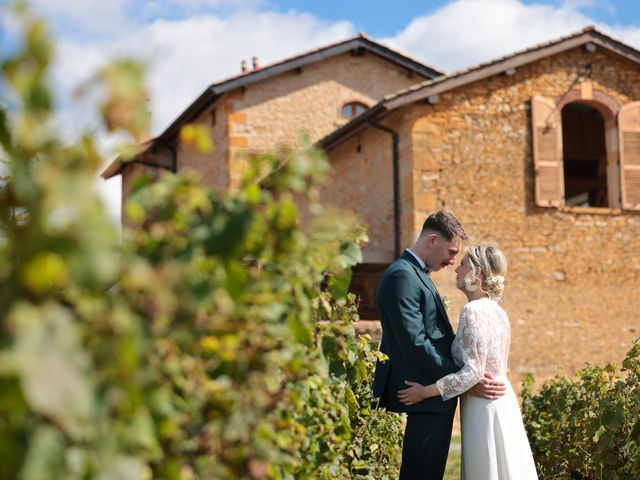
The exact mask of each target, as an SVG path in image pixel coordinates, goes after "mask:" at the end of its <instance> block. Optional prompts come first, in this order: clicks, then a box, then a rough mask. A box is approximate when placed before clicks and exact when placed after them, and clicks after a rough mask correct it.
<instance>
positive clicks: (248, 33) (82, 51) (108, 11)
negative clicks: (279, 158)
mask: <svg viewBox="0 0 640 480" xmlns="http://www.w3.org/2000/svg"><path fill="white" fill-rule="evenodd" d="M263 4H264V2H263V0H239V1H236V0H189V1H187V2H185V3H183V2H177V1H173V2H172V1H168V2H153V1H147V2H144V3H143V2H140V3H137V4H136V5H137V7H139V8H138V13H139V14H140V15H141V18H140V19H139V22H140V23H138V24H137V25H136V24H134V21H133V20H132V19H131V17H130V16H128V15H127V11H130V9H131V5H132V4H131V3H127V2H125V0H109V1H105V2H102V3H101V5H102V7H100V8H98V7H97V5H98V4H96V3H95V2H88V0H81V1H76V0H58V1H57V2H50V1H48V0H37V1H36V5H35V7H36V9H37V11H38V12H39V13H40V14H44V15H45V16H47V17H48V18H49V19H50V20H51V21H52V22H54V24H55V25H56V26H57V28H56V30H57V32H58V34H59V38H58V46H57V49H56V59H55V61H54V63H53V68H52V70H53V71H52V74H53V75H52V78H53V81H54V85H55V88H56V91H57V94H58V97H59V98H60V99H61V100H62V102H61V104H60V110H59V115H58V124H59V128H60V130H61V132H62V134H63V136H65V137H70V136H73V135H77V134H78V133H80V132H81V131H83V130H85V129H86V128H89V129H94V128H96V126H97V123H98V122H97V119H96V118H95V116H94V110H91V109H90V108H89V102H87V101H78V100H75V99H73V97H72V92H73V90H74V89H75V88H76V87H77V86H78V85H80V84H82V83H83V82H86V81H87V80H88V79H89V78H90V77H91V75H92V74H93V73H95V71H96V70H97V69H98V68H99V67H100V66H101V65H103V64H104V62H106V61H107V60H108V59H109V58H114V57H116V56H133V57H137V58H139V59H141V60H143V61H145V62H146V63H147V64H148V84H149V88H150V93H151V98H150V106H151V112H152V130H153V131H152V133H153V134H158V133H160V132H161V131H162V130H163V129H164V128H166V127H167V126H168V125H169V124H170V123H171V121H173V119H175V118H176V117H177V116H178V115H179V114H180V113H181V112H182V111H183V110H184V109H185V108H186V107H187V106H188V105H189V104H190V103H191V102H192V101H193V100H194V99H195V98H196V97H197V96H198V95H199V94H200V93H202V92H203V91H204V89H205V88H206V87H207V86H209V85H210V84H212V83H215V82H217V81H220V80H222V79H224V78H226V77H229V76H233V75H237V74H238V73H240V62H241V60H242V59H247V60H250V59H251V57H252V56H257V57H258V58H259V59H260V63H261V64H262V65H266V64H268V63H271V62H274V61H278V60H280V59H282V58H283V57H287V56H290V55H294V54H298V53H300V52H302V51H305V50H308V49H312V48H317V47H318V46H321V45H324V44H327V43H331V42H334V41H338V40H342V39H344V38H346V37H347V36H350V35H353V33H354V28H353V26H352V24H351V23H350V22H346V21H345V22H336V23H327V22H323V21H321V20H319V19H317V18H316V17H314V16H312V15H309V14H305V13H297V12H290V13H274V12H259V11H256V10H248V9H247V8H249V7H252V8H256V7H258V6H259V5H263ZM94 5H95V6H96V8H95V9H94V8H93V6H94ZM154 8H155V9H156V10H157V11H158V12H160V13H163V15H166V14H168V13H170V12H171V11H172V9H173V10H174V11H173V14H174V16H175V17H176V18H177V19H176V20H169V19H160V20H155V21H152V22H146V23H145V22H144V18H143V17H145V15H146V13H145V12H147V13H148V12H151V11H153V9H154ZM177 8H180V9H181V10H179V11H175V9H177ZM215 8H219V9H222V10H223V12H222V13H221V14H220V15H216V14H213V13H209V14H199V15H194V16H189V15H190V14H192V13H193V12H194V11H198V12H202V11H209V10H214V9H215ZM237 8H242V10H238V11H235V10H237ZM145 9H146V10H145ZM163 15H161V16H163ZM182 17H184V18H182ZM114 24H118V26H117V27H116V26H114ZM69 25H77V26H78V29H71V30H69ZM112 27H113V31H112V33H111V34H110V35H108V36H107V37H105V36H104V35H97V34H101V33H103V32H104V33H108V32H109V29H110V28H112ZM91 29H95V31H94V32H93V34H92V35H91V36H89V37H83V35H82V32H84V31H85V30H87V31H88V30H91ZM79 32H80V35H79ZM100 143H101V145H102V146H103V149H106V148H108V146H109V145H110V144H112V143H113V140H112V139H111V138H109V137H107V136H101V138H100ZM98 189H99V191H100V193H101V194H102V195H103V198H104V199H105V202H106V203H107V207H108V210H109V212H110V214H111V215H112V217H113V218H114V219H115V220H116V221H119V215H120V181H119V179H115V180H110V181H108V182H104V181H102V180H98Z"/></svg>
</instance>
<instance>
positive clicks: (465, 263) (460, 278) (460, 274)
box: [456, 253, 471, 292]
mask: <svg viewBox="0 0 640 480" xmlns="http://www.w3.org/2000/svg"><path fill="white" fill-rule="evenodd" d="M469 272H471V265H470V264H469V254H468V253H467V254H465V256H464V257H462V260H460V265H458V266H457V267H456V288H457V289H458V290H461V291H463V292H466V291H467V289H466V286H465V282H464V278H465V277H466V276H467V275H469Z"/></svg>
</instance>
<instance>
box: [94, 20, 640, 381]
mask: <svg viewBox="0 0 640 480" xmlns="http://www.w3.org/2000/svg"><path fill="white" fill-rule="evenodd" d="M352 117H353V118H352ZM194 121H196V122H201V123H205V124H208V125H209V126H210V129H211V135H212V137H213V140H214V142H215V143H216V145H217V148H216V151H214V153H213V155H211V156H209V157H206V158H205V157H202V156H198V155H196V154H194V153H192V152H188V151H184V150H183V149H181V147H180V145H179V144H178V143H177V142H176V136H177V132H178V130H179V127H180V126H181V125H182V124H184V123H185V122H194ZM301 125H304V126H305V127H306V129H307V131H308V132H309V133H310V135H311V137H312V139H313V140H315V141H317V144H318V145H319V146H320V147H321V148H323V149H324V150H325V151H326V152H327V155H328V157H329V159H330V162H331V164H332V167H333V173H332V179H331V180H332V181H331V182H328V184H327V186H326V187H325V189H324V191H323V192H322V194H323V195H324V197H325V198H326V201H327V202H330V203H333V204H335V205H337V206H340V207H343V208H344V207H346V208H350V209H352V210H354V211H356V212H357V213H358V214H359V215H360V217H361V218H362V220H363V221H364V222H365V223H366V224H367V225H368V226H369V236H370V242H369V243H368V244H367V245H365V246H364V249H363V250H364V263H363V264H362V265H360V266H359V267H357V268H356V269H355V271H354V276H353V281H352V291H354V292H355V293H358V294H359V296H360V298H361V306H360V310H361V315H362V317H363V318H364V319H369V320H375V317H376V312H375V307H374V300H373V299H374V295H375V288H376V286H377V282H378V279H379V276H380V275H381V273H382V272H383V271H384V269H385V268H386V266H387V265H388V264H389V263H390V262H391V261H393V259H394V258H396V256H397V255H398V254H399V253H400V252H401V251H402V249H403V248H405V247H406V246H408V245H410V244H411V243H412V241H413V240H414V239H415V238H416V236H417V234H418V233H419V231H420V228H421V226H422V222H423V221H424V218H425V217H426V215H428V214H429V213H430V212H432V211H434V210H436V209H439V208H445V209H448V210H450V211H452V212H453V213H454V214H455V215H456V216H457V217H458V218H459V219H460V220H461V221H462V222H463V224H464V225H465V228H466V230H467V232H468V233H469V234H470V237H471V241H483V242H493V243H496V244H498V245H499V246H500V247H501V248H502V249H503V250H504V251H505V254H506V255H507V258H508V260H509V264H510V265H509V275H508V278H507V289H506V294H505V302H504V303H505V308H506V310H507V311H508V313H509V315H510V318H511V322H512V354H511V360H510V363H511V365H510V369H511V372H512V375H513V377H514V379H518V378H519V376H520V375H521V374H524V373H525V372H532V373H534V374H535V375H536V377H537V378H538V379H544V378H548V377H550V376H552V375H553V374H555V373H556V371H557V370H558V368H559V367H560V368H562V369H563V371H564V373H566V374H572V373H573V371H574V370H575V369H577V368H581V367H582V366H583V365H584V364H585V363H586V362H591V363H603V362H606V361H609V360H613V361H620V360H621V358H622V357H623V356H624V354H625V353H626V351H627V350H628V349H629V348H630V346H631V340H632V339H633V338H635V337H637V336H638V335H639V333H638V332H639V331H640V321H639V320H638V319H637V312H638V311H639V310H640V293H639V292H638V289H639V288H640V256H639V255H638V253H637V252H638V251H639V250H640V235H639V234H640V51H637V50H635V49H633V48H631V47H629V46H627V45H625V44H623V43H621V42H619V41H617V40H615V39H613V38H611V37H609V36H607V35H604V34H603V33H601V32H599V31H597V30H595V29H594V28H592V27H588V28H585V29H584V30H582V31H580V32H577V33H575V34H572V35H569V36H566V37H563V38H560V39H557V40H554V41H551V42H548V43H545V44H540V45H536V46H534V47H532V48H529V49H527V50H524V51H520V52H516V53H513V54H511V55H508V56H506V57H503V58H499V59H497V60H494V61H491V62H488V63H485V64H481V65H478V66H474V67H471V68H468V69H465V70H462V71H459V72H455V73H453V74H447V75H445V74H440V72H438V71H437V70H435V69H433V68H432V67H428V66H425V65H421V64H419V63H418V62H416V61H415V60H411V59H409V58H407V57H406V56H404V55H401V54H399V53H397V52H393V51H392V50H390V49H388V48H386V47H383V46H382V45H380V44H378V43H376V42H374V41H373V40H371V39H368V38H366V37H364V36H360V37H356V38H353V39H350V40H347V41H345V42H342V43H338V44H335V45H331V46H329V47H325V48H323V49H319V50H316V51H314V52H309V53H306V54H304V55H300V56H298V57H295V58H293V59H289V60H285V61H284V62H281V63H279V64H275V65H273V66H271V67H268V68H264V69H259V68H258V69H255V70H252V71H250V72H247V73H245V74H243V75H241V76H239V77H236V78H234V79H230V80H227V81H225V82H221V83H218V84H214V85H212V86H211V87H209V89H207V90H206V91H205V92H204V93H203V94H202V95H201V96H200V97H199V98H198V99H197V100H196V101H195V102H194V103H193V104H192V105H191V106H190V107H189V108H188V109H187V110H186V111H185V112H184V113H183V114H182V115H181V116H180V117H179V118H178V119H176V121H175V122H174V123H173V124H172V125H171V126H170V127H169V128H168V129H167V130H165V132H163V133H162V134H161V135H160V136H158V137H157V138H156V139H153V140H151V141H149V142H147V144H146V145H145V147H144V149H143V151H142V153H141V154H140V155H139V156H138V157H137V158H136V159H134V161H133V162H130V163H127V164H123V163H121V162H119V161H116V162H114V163H113V164H112V165H111V166H110V167H109V168H108V169H107V170H106V171H105V172H104V174H103V176H105V177H107V178H108V177H111V176H114V175H118V174H122V175H123V197H126V196H127V194H128V191H129V188H130V187H129V185H130V181H131V180H130V179H131V178H132V177H133V176H135V175H136V174H137V173H138V172H140V171H143V170H151V171H159V170H162V169H169V170H173V171H175V170H179V169H181V168H185V167H192V168H195V169H196V170H198V171H200V172H201V174H202V175H203V178H204V180H205V182H207V183H209V184H210V185H212V186H214V187H216V188H222V189H224V188H233V187H234V185H235V184H236V182H237V179H238V175H240V173H241V171H242V161H243V160H242V157H243V154H244V156H245V158H246V154H247V153H249V154H251V153H252V152H257V151H263V150H274V149H275V148H277V146H278V145H280V144H282V143H287V142H291V140H292V139H295V138H297V131H298V130H299V128H300V126H301ZM221 146H222V148H221ZM434 279H435V282H436V284H437V285H438V288H439V289H440V292H441V294H442V295H446V296H448V297H449V298H450V299H451V310H450V316H451V319H452V321H453V323H454V325H455V323H456V318H457V314H458V312H459V310H460V308H461V307H462V305H463V303H464V297H463V295H462V294H461V293H460V292H458V291H457V290H456V289H455V285H454V283H455V282H454V274H453V269H445V270H444V271H441V272H437V273H435V274H434Z"/></svg>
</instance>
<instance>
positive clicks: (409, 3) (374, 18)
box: [265, 0, 640, 37]
mask: <svg viewBox="0 0 640 480" xmlns="http://www.w3.org/2000/svg"><path fill="white" fill-rule="evenodd" d="M448 3H451V2H450V1H448V0H426V1H425V0H422V1H420V0H396V1H390V0H343V1H336V0H324V1H323V0H303V1H299V0H270V1H269V2H267V4H266V5H265V7H266V8H273V9H276V10H278V11H283V12H284V11H287V10H299V11H304V12H309V13H312V14H314V15H317V16H318V17H319V18H323V19H325V20H328V21H338V20H344V19H348V20H350V21H351V22H352V23H353V24H354V26H355V28H356V30H358V31H365V32H367V33H368V34H369V35H372V36H379V37H387V36H392V35H394V34H396V33H398V32H399V31H401V30H402V29H404V28H405V27H406V26H407V25H408V24H409V23H410V22H411V20H412V19H414V18H417V17H420V16H422V15H425V14H427V13H429V12H433V11H435V10H437V9H438V8H440V7H442V6H444V5H446V4H448ZM522 3H523V4H525V5H534V4H541V5H548V6H551V7H560V6H562V5H564V4H567V3H568V2H566V1H558V0H537V1H536V0H525V1H523V2H522ZM571 3H573V4H575V5H576V6H577V7H578V9H579V10H580V11H582V12H584V13H585V14H587V15H589V16H590V17H591V18H593V19H594V20H598V21H600V22H604V23H613V24H616V23H619V24H623V25H640V1H638V0H616V1H607V0H599V1H581V2H571Z"/></svg>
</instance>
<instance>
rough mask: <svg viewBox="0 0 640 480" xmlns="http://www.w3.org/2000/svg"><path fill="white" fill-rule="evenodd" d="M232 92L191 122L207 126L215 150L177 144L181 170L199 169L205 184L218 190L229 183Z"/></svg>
mask: <svg viewBox="0 0 640 480" xmlns="http://www.w3.org/2000/svg"><path fill="white" fill-rule="evenodd" d="M233 93H234V92H231V94H224V95H222V96H221V97H220V98H219V99H217V100H216V101H215V102H214V103H213V104H212V105H210V106H209V107H208V108H207V109H205V110H204V111H203V112H202V113H200V115H198V117H197V118H196V119H195V120H193V122H192V123H195V124H199V125H203V126H205V127H206V128H207V130H208V131H209V134H210V135H211V140H212V141H213V151H212V152H209V153H201V152H199V151H197V150H196V149H195V148H194V147H193V146H189V145H184V144H182V143H181V142H178V146H177V158H178V170H184V169H192V170H195V171H197V172H198V173H199V174H200V175H201V177H202V180H203V182H204V183H205V184H207V185H209V186H210V187H213V188H215V189H216V190H219V191H224V190H225V189H227V188H229V185H230V172H229V161H228V158H229V138H228V136H227V128H228V122H229V119H228V115H229V111H233V101H234V98H233V96H232V95H233ZM230 97H231V98H230ZM214 117H215V120H214Z"/></svg>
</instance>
